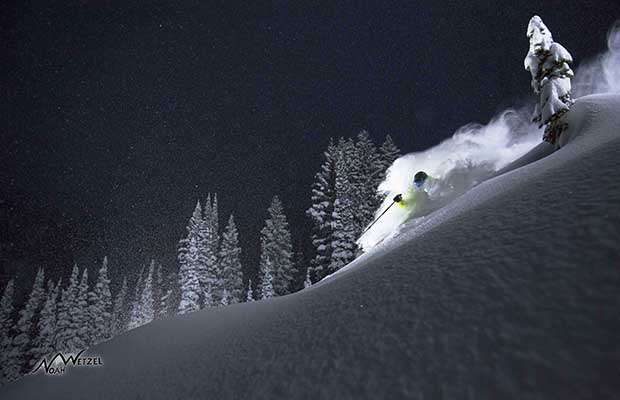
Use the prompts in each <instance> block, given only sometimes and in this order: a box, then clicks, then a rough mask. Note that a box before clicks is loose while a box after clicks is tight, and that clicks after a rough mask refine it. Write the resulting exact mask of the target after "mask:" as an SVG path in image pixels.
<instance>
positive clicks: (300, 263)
mask: <svg viewBox="0 0 620 400" xmlns="http://www.w3.org/2000/svg"><path fill="white" fill-rule="evenodd" d="M295 248H296V249H297V250H296V251H295V256H294V261H293V264H294V265H295V274H294V277H293V284H292V285H291V292H297V291H299V290H301V289H303V288H304V279H305V278H306V274H307V271H308V270H309V268H308V267H307V266H306V264H307V263H306V260H305V258H304V253H303V252H302V250H301V249H302V248H303V243H302V242H301V241H298V242H297V246H296V247H295Z"/></svg>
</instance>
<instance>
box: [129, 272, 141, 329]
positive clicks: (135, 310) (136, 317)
mask: <svg viewBox="0 0 620 400" xmlns="http://www.w3.org/2000/svg"><path fill="white" fill-rule="evenodd" d="M143 276H144V266H142V269H141V270H140V275H139V276H138V281H137V282H136V287H135V288H134V290H133V301H132V303H131V311H130V313H129V323H128V325H127V329H135V328H137V327H139V326H140V325H141V321H142V315H143V311H142V289H143V288H144V283H143Z"/></svg>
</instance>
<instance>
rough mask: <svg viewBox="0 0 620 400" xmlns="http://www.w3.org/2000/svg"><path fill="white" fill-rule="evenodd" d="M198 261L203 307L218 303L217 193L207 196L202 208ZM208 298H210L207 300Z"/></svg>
mask: <svg viewBox="0 0 620 400" xmlns="http://www.w3.org/2000/svg"><path fill="white" fill-rule="evenodd" d="M199 237H200V242H201V246H200V263H201V265H202V272H201V275H200V276H201V279H200V287H201V290H202V305H203V307H211V306H216V305H218V304H219V302H220V300H221V298H222V290H223V288H224V282H223V277H222V271H221V269H220V266H219V264H218V252H219V242H220V238H219V211H218V204H217V194H214V195H213V198H212V197H211V194H210V193H209V195H208V196H207V202H206V205H205V209H204V220H203V223H202V226H201V228H200V229H199ZM209 299H210V300H209Z"/></svg>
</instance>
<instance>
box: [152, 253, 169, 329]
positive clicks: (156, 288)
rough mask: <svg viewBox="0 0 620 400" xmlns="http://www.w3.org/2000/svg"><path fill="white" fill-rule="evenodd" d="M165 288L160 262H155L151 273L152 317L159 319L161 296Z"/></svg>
mask: <svg viewBox="0 0 620 400" xmlns="http://www.w3.org/2000/svg"><path fill="white" fill-rule="evenodd" d="M165 293H166V288H165V284H164V275H163V272H162V266H161V263H158V264H157V267H156V268H155V274H154V275H153V310H154V315H155V317H154V319H159V316H160V315H161V314H162V313H161V298H162V297H163V296H164V295H165Z"/></svg>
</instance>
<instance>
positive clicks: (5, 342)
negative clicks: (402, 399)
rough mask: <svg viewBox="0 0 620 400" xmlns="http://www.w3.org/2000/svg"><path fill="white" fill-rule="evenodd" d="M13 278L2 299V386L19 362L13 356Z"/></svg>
mask: <svg viewBox="0 0 620 400" xmlns="http://www.w3.org/2000/svg"><path fill="white" fill-rule="evenodd" d="M14 285H15V282H14V280H13V279H11V280H10V281H9V283H7V285H6V287H5V288H4V292H3V293H2V300H0V363H1V365H2V368H0V386H2V385H5V384H6V383H8V382H9V378H10V374H9V373H8V372H9V370H10V369H16V366H17V363H16V362H15V361H14V360H12V359H11V358H12V357H13V356H14V353H13V351H12V350H13V337H12V327H13V317H12V316H13V296H14V292H15V286H14Z"/></svg>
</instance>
